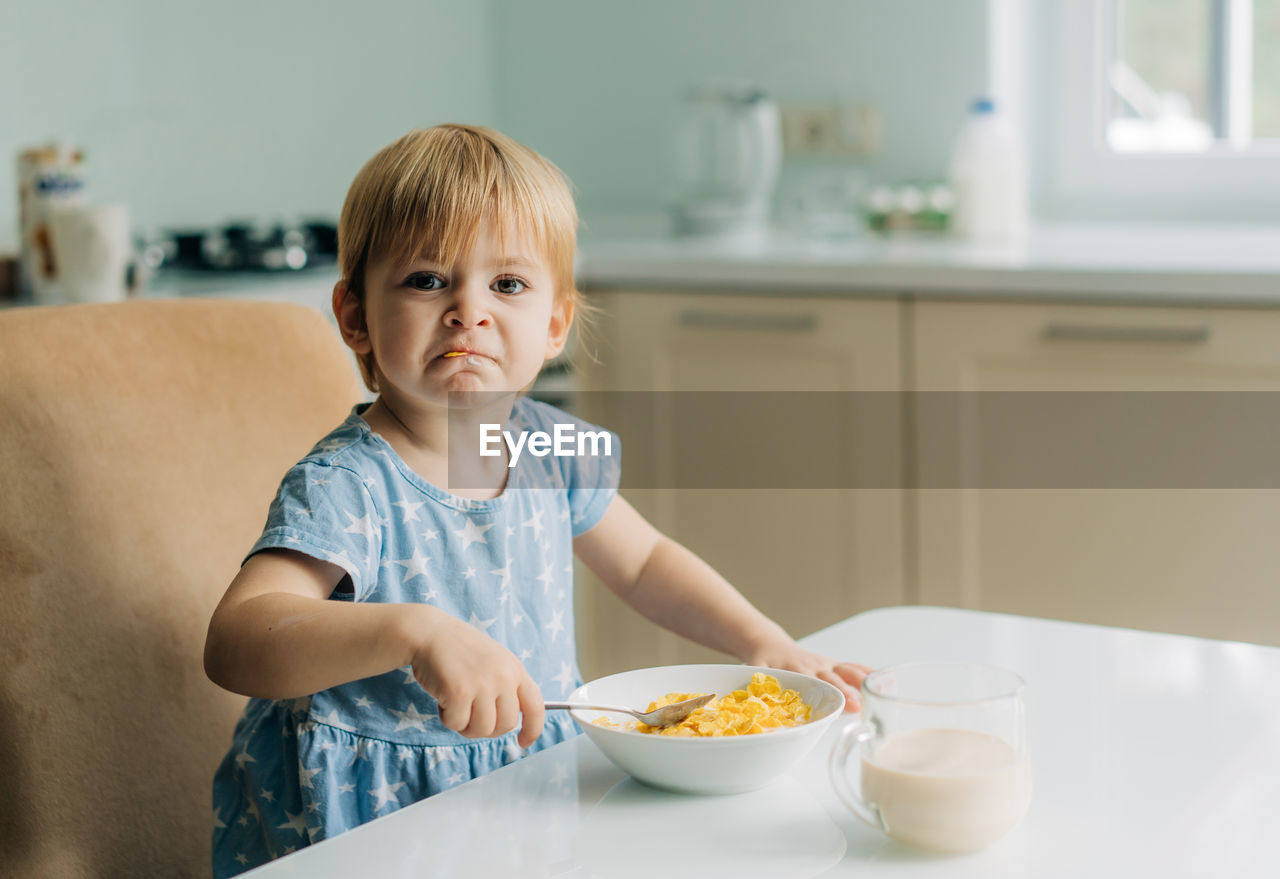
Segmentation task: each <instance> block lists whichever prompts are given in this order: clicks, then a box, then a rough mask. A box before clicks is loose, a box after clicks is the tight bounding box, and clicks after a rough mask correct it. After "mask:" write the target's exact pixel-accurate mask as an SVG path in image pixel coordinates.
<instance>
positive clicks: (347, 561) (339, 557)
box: [325, 549, 355, 571]
mask: <svg viewBox="0 0 1280 879" xmlns="http://www.w3.org/2000/svg"><path fill="white" fill-rule="evenodd" d="M325 555H327V556H328V557H329V561H331V562H333V563H334V564H335V565H337V566H338V567H340V568H342V569H343V570H344V571H350V570H351V569H352V568H353V567H355V565H353V564H352V563H351V556H349V555H347V551H346V550H345V549H342V550H339V551H338V552H329V553H325Z"/></svg>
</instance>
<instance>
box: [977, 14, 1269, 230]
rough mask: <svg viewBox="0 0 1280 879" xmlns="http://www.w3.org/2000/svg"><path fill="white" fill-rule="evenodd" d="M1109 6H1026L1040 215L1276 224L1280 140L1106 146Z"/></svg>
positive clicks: (1029, 116) (1030, 124) (1030, 126)
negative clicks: (1170, 147)
mask: <svg viewBox="0 0 1280 879" xmlns="http://www.w3.org/2000/svg"><path fill="white" fill-rule="evenodd" d="M1110 9H1111V0H1047V2H1041V3H1033V4H1032V7H1031V9H1030V10H1029V11H1030V16H1029V19H1028V22H1027V28H1026V33H1027V34H1028V39H1027V40H1026V41H1025V46H1024V50H1025V51H1026V52H1027V53H1028V55H1027V59H1026V63H1025V66H1024V69H1025V70H1026V72H1027V74H1028V80H1029V81H1030V83H1031V88H1030V89H1029V90H1028V97H1029V98H1031V99H1032V100H1031V104H1030V105H1029V106H1028V107H1027V108H1026V114H1025V120H1026V124H1027V131H1028V135H1029V137H1028V140H1029V146H1030V149H1031V155H1032V158H1033V179H1032V185H1033V193H1034V197H1035V200H1036V207H1037V211H1036V213H1037V214H1038V215H1039V216H1040V217H1041V218H1042V219H1048V220H1085V219H1097V220H1115V221H1167V220H1174V221H1184V222H1196V221H1200V222H1217V223H1221V222H1241V223H1258V222H1266V223H1277V224H1280V140H1267V141H1260V142H1258V143H1256V144H1253V145H1251V146H1250V147H1249V148H1247V149H1241V148H1239V147H1237V146H1233V145H1231V144H1230V143H1223V144H1219V145H1215V146H1214V147H1212V148H1210V149H1209V150H1206V151H1203V152H1194V153H1174V152H1159V153H1157V152H1124V153H1117V152H1115V151H1113V150H1111V148H1110V147H1109V146H1107V144H1106V142H1105V131H1104V126H1105V121H1106V113H1107V110H1108V108H1109V106H1110V105H1109V101H1110V97H1109V92H1110V89H1109V87H1108V86H1107V83H1106V77H1105V69H1104V64H1105V62H1106V60H1107V48H1106V47H1107V40H1108V39H1109V32H1110V30H1111V26H1110V21H1109V19H1108V14H1109V11H1110ZM993 11H995V10H994V8H993ZM1036 59H1039V60H1036Z"/></svg>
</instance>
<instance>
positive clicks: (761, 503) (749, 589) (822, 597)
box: [578, 291, 903, 676]
mask: <svg viewBox="0 0 1280 879" xmlns="http://www.w3.org/2000/svg"><path fill="white" fill-rule="evenodd" d="M592 299H593V302H595V303H596V304H598V305H599V306H601V308H602V309H603V314H602V326H601V327H600V332H599V333H598V334H597V336H598V339H599V343H598V345H597V347H596V350H595V353H596V356H597V358H598V360H599V362H598V364H595V365H587V366H586V367H585V368H584V369H583V370H582V379H581V383H580V384H581V386H582V387H583V388H585V389H587V390H590V391H618V390H624V391H625V390H632V391H634V390H640V391H851V390H879V391H897V390H898V389H899V388H900V377H899V375H900V368H899V367H900V345H899V332H900V328H901V322H900V317H899V315H900V308H901V306H900V305H899V304H898V303H897V302H896V301H894V300H884V301H853V300H839V299H814V298H804V297H797V296H781V295H779V296H741V295H728V294H708V293H701V294H699V293H690V292H668V291H663V292H657V291H628V292H611V293H607V294H600V295H597V296H593V297H592ZM580 359H581V358H580ZM583 400H584V403H585V408H584V409H583V412H582V414H583V415H584V417H587V418H590V419H592V420H598V422H599V423H602V424H605V425H606V426H610V425H615V424H619V423H626V419H627V418H628V417H629V415H630V414H631V413H628V412H626V411H617V409H618V407H611V405H610V402H611V398H610V396H609V395H608V394H586V395H583ZM622 408H625V406H624V407H622ZM895 416H896V409H895ZM675 429H677V430H678V429H679V426H678V425H676V426H675ZM890 429H891V432H892V434H893V436H894V442H893V443H892V445H893V450H892V452H890V453H889V454H890V455H891V456H892V458H893V460H892V461H889V462H887V463H886V466H890V467H892V468H893V469H894V470H895V471H900V470H901V466H902V462H901V439H900V438H901V434H900V429H899V425H898V423H897V421H896V418H895V421H894V423H893V424H892V425H891V426H890ZM696 439H697V442H698V443H705V444H707V445H706V448H708V449H711V450H714V451H715V453H716V454H722V455H726V456H732V455H733V454H734V451H735V449H734V447H733V446H734V443H733V438H732V436H728V435H726V434H724V433H720V432H717V433H716V435H706V436H699V437H697V438H696ZM681 441H682V442H684V443H687V442H688V438H682V440H681ZM659 445H660V444H659ZM625 446H626V444H625V443H624V455H623V458H624V462H623V470H624V472H626V470H627V466H628V465H627V460H628V454H627V452H626V449H625ZM653 454H654V455H656V457H657V459H658V460H657V461H655V462H652V463H653V464H654V465H655V467H656V470H657V471H661V470H662V468H663V466H664V464H665V463H668V462H664V460H663V455H664V454H666V453H665V452H664V451H663V449H661V448H658V449H656V450H655V451H654V452H653ZM796 454H803V449H802V448H796ZM880 454H881V455H882V456H883V455H884V452H883V451H882V450H881V451H880ZM632 461H633V463H634V455H633V456H632ZM626 496H627V499H628V500H629V501H630V502H631V503H632V504H633V505H634V506H635V507H636V508H637V509H638V510H639V511H640V512H641V513H642V514H643V515H644V516H645V517H646V518H648V519H649V520H650V521H651V522H653V523H654V525H655V526H656V527H658V528H659V529H660V530H661V531H663V532H664V533H666V534H667V535H669V536H671V537H672V538H674V539H675V540H677V541H679V542H680V543H682V544H684V545H685V546H687V547H688V548H689V549H691V550H692V551H693V552H695V553H697V554H698V555H699V556H701V557H702V558H703V559H705V560H706V561H707V562H708V563H709V564H710V565H711V566H712V567H714V568H715V569H716V570H718V571H719V572H720V573H721V574H723V575H724V576H725V578H726V579H728V580H729V582H731V583H733V584H734V585H735V586H736V587H737V588H738V589H739V590H740V591H741V592H743V594H744V595H746V597H747V598H748V599H749V600H750V601H751V602H752V603H753V604H755V605H756V606H757V607H759V608H760V609H761V610H762V611H763V612H764V613H766V614H767V615H769V616H770V617H772V618H773V619H775V620H777V621H778V622H779V623H780V624H781V625H782V626H783V627H784V628H785V629H786V630H787V631H788V632H790V633H791V634H792V635H794V636H796V637H800V636H803V635H807V634H809V633H810V632H812V631H815V630H817V629H819V628H822V627H824V626H827V625H831V624H833V623H835V622H837V621H839V620H842V619H844V618H846V617H848V616H850V615H852V614H854V613H857V612H859V611H862V610H865V609H868V608H871V607H878V606H883V605H889V604H899V603H901V601H902V595H903V593H902V564H903V555H902V553H903V548H902V516H903V507H902V492H901V491H900V490H896V489H884V490H881V489H858V490H852V489H823V490H820V489H796V488H776V489H770V490H754V489H753V490H748V489H731V488H723V489H722V488H716V489H691V488H669V487H662V488H651V489H643V490H634V491H628V492H627V495H626ZM579 574H580V581H579V582H580V583H581V588H580V589H579V590H578V595H579V614H580V616H579V644H580V648H581V650H580V653H581V659H582V664H583V670H584V673H586V674H587V675H588V676H594V675H599V674H606V673H609V672H612V671H617V670H620V669H623V668H630V667H637V666H644V665H656V664H670V663H682V662H717V661H719V662H722V661H725V657H724V656H723V655H722V654H719V653H715V652H713V651H710V650H707V649H706V648H702V647H700V646H698V645H694V644H692V643H690V642H687V641H684V640H683V639H680V638H678V637H676V636H674V635H672V634H670V633H667V632H665V631H663V630H660V629H658V628H657V627H656V626H654V625H652V624H651V623H649V622H648V621H646V620H644V619H643V618H641V617H640V616H639V615H638V614H636V613H635V612H634V611H632V610H630V608H627V607H625V606H624V605H622V603H621V602H620V601H618V599H616V598H615V597H614V596H613V595H612V594H610V593H608V591H607V590H606V589H604V587H602V586H600V584H598V583H597V582H595V581H594V578H591V577H589V576H587V575H585V572H583V571H580V572H579Z"/></svg>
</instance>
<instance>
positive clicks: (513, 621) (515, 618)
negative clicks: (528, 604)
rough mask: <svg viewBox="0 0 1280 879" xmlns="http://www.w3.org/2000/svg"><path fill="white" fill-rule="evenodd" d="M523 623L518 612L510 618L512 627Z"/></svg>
mask: <svg viewBox="0 0 1280 879" xmlns="http://www.w3.org/2000/svg"><path fill="white" fill-rule="evenodd" d="M523 622H524V614H522V613H520V612H519V611H517V612H516V614H515V616H513V617H512V618H511V625H513V626H518V625H520V624H521V623H523Z"/></svg>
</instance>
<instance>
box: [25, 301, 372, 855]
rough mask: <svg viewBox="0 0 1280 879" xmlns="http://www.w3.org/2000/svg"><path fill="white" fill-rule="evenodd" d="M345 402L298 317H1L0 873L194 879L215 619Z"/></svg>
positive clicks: (165, 311) (222, 721)
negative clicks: (293, 473) (274, 511)
mask: <svg viewBox="0 0 1280 879" xmlns="http://www.w3.org/2000/svg"><path fill="white" fill-rule="evenodd" d="M361 396H362V392H361V386H360V384H359V380H358V378H357V376H356V373H355V369H354V365H353V361H352V359H351V357H350V356H349V352H348V351H347V349H346V348H345V346H343V344H342V342H341V340H340V339H339V338H338V335H337V332H336V330H335V329H334V328H333V326H332V324H331V322H330V321H328V320H326V319H325V317H324V316H323V315H322V314H320V313H319V312H318V311H316V310H314V309H311V308H307V307H305V306H301V305H289V304H276V303H265V302H245V301H227V300H214V299H199V300H196V299H191V300H159V299H155V300H134V301H129V302H122V303H113V304H107V305H72V306H64V307H52V308H50V307H45V308H12V309H8V310H5V311H0V584H3V593H4V594H3V601H4V610H3V612H2V613H0V788H2V789H3V792H2V793H0V875H4V876H10V877H26V876H31V877H36V876H39V877H68V879H79V877H95V879H97V877H116V876H119V877H125V876H128V877H136V876H163V877H205V876H208V875H210V873H211V866H210V854H209V851H210V833H211V828H212V822H213V820H214V818H213V815H212V812H211V803H210V799H211V782H212V777H213V773H214V770H215V769H216V767H217V764H218V761H219V760H220V759H221V757H222V755H223V753H224V752H225V751H226V749H227V748H228V747H229V745H230V741H231V732H232V729H233V727H234V725H235V721H236V718H237V717H238V715H239V713H240V711H241V709H242V708H243V706H244V703H245V700H244V698H243V697H239V696H235V695H233V694H231V693H228V692H225V691H223V690H221V689H219V688H218V687H216V686H215V685H214V684H212V683H210V682H209V680H208V679H207V678H206V677H205V674H204V670H203V664H202V655H203V646H204V638H205V632H206V629H207V627H208V623H209V617H210V615H211V614H212V612H213V609H214V607H215V606H216V605H217V603H218V600H219V599H220V598H221V596H222V593H223V590H224V589H225V588H226V586H227V584H228V583H230V581H231V578H232V577H233V576H234V575H235V572H236V570H237V568H238V567H239V565H240V562H241V560H242V559H243V556H244V554H245V553H246V552H247V550H248V549H249V548H250V547H251V546H252V544H253V542H254V540H255V539H256V537H257V535H258V534H259V532H260V531H261V529H262V526H263V523H264V522H265V520H266V514H267V507H268V504H269V502H270V500H271V498H272V496H273V495H274V492H275V489H276V487H277V486H278V484H279V481H280V478H281V477H282V476H283V475H284V472H285V470H286V469H287V468H288V467H289V466H290V465H292V464H293V463H294V462H296V461H297V460H298V459H299V458H301V457H302V456H303V455H304V454H306V452H307V451H308V450H309V449H310V448H311V446H312V444H314V443H315V442H316V441H317V440H318V439H319V438H320V437H322V436H323V435H324V434H325V433H326V432H327V431H329V430H330V429H332V428H333V427H334V426H336V425H337V424H338V423H339V422H340V421H341V420H342V419H343V418H344V417H345V416H346V414H347V413H348V412H349V411H350V407H351V406H352V405H353V404H354V403H355V402H357V401H358V400H359V399H361Z"/></svg>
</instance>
